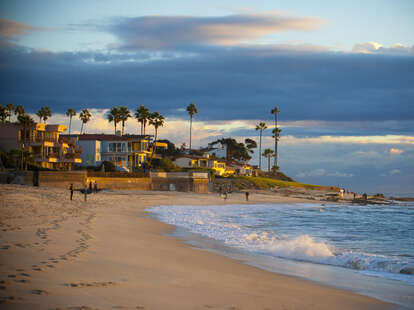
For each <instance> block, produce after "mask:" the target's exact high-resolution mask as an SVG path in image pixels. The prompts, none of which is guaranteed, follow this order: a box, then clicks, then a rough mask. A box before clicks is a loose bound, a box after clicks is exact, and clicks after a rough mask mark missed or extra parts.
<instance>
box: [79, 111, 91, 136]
mask: <svg viewBox="0 0 414 310" xmlns="http://www.w3.org/2000/svg"><path fill="white" fill-rule="evenodd" d="M79 118H80V120H81V121H82V126H81V130H80V133H81V134H82V130H83V127H84V125H86V123H87V122H89V121H90V119H91V113H89V111H88V109H84V110H82V111H81V112H80V113H79Z"/></svg>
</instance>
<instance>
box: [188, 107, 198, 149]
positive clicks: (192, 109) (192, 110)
mask: <svg viewBox="0 0 414 310" xmlns="http://www.w3.org/2000/svg"><path fill="white" fill-rule="evenodd" d="M187 112H188V115H190V150H191V129H192V127H193V117H194V114H198V110H197V107H196V105H195V104H194V103H190V104H189V105H188V106H187Z"/></svg>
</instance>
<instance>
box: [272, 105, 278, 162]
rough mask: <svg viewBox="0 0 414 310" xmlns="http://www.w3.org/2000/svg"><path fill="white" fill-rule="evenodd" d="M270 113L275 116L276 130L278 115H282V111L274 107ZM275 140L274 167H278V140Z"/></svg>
mask: <svg viewBox="0 0 414 310" xmlns="http://www.w3.org/2000/svg"><path fill="white" fill-rule="evenodd" d="M270 113H271V114H273V115H274V116H275V129H277V115H278V114H279V113H280V110H279V109H278V107H274V108H273V109H272V110H271V111H270ZM274 139H275V151H274V154H273V156H274V162H273V166H275V167H276V166H277V155H278V154H277V142H278V139H277V138H276V137H274Z"/></svg>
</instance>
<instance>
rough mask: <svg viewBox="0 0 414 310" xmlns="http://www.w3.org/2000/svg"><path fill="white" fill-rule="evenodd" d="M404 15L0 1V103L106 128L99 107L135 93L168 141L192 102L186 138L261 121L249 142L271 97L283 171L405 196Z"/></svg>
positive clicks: (247, 133) (334, 7)
mask: <svg viewBox="0 0 414 310" xmlns="http://www.w3.org/2000/svg"><path fill="white" fill-rule="evenodd" d="M413 13H414V2H413V1H411V0H406V1H404V0H395V1H389V0H376V1H373V0H367V1H327V0H319V1H305V0H303V1H295V0H292V1H288V2H287V1H260V2H257V3H252V2H251V1H241V0H229V1H225V2H224V1H208V2H201V1H190V0H186V1H184V0H183V1H77V0H75V1H59V0H57V1H56V0H54V1H16V0H14V1H7V0H6V1H1V3H0V102H1V103H2V104H7V103H9V102H11V103H13V104H15V105H19V104H22V105H24V106H25V108H26V111H27V112H29V113H32V114H34V113H35V112H36V111H37V110H39V109H40V108H41V107H42V106H45V105H48V106H49V107H50V108H51V110H52V113H53V116H52V118H51V119H50V121H49V122H56V123H57V122H59V123H63V124H68V119H67V117H65V115H64V113H65V112H66V110H67V109H68V108H73V109H75V110H76V111H80V110H81V109H84V108H88V109H90V110H91V111H92V112H93V113H92V121H91V122H90V123H88V124H87V132H89V133H93V132H99V133H101V132H107V133H111V132H113V125H112V124H109V123H108V121H107V120H106V114H107V112H108V109H110V108H111V107H113V106H120V105H125V106H128V107H129V108H130V109H131V110H133V111H134V110H135V109H136V108H137V107H139V105H141V104H144V105H146V106H147V107H148V108H149V109H150V110H151V111H158V112H160V113H161V114H163V115H164V116H165V117H166V118H167V119H166V124H165V126H164V127H163V128H162V129H161V130H160V138H167V139H170V140H171V141H172V142H174V143H175V144H177V145H181V144H182V143H184V142H186V143H187V144H188V142H189V141H188V140H189V134H188V131H189V121H188V114H187V113H186V111H185V107H186V106H187V105H188V104H189V103H192V102H194V103H195V104H196V105H197V107H198V110H199V113H198V114H197V115H196V116H195V119H194V123H193V146H195V147H201V146H205V145H206V144H207V143H208V142H211V141H214V140H216V139H217V138H222V137H234V138H236V139H237V140H238V141H240V142H243V141H244V139H245V138H253V139H256V140H257V141H258V132H257V131H256V130H255V125H256V124H257V123H258V122H266V124H267V126H268V127H269V128H268V129H267V130H265V131H264V138H263V146H262V149H264V148H267V147H272V145H273V141H272V137H271V135H272V134H271V129H272V127H273V126H274V125H273V116H272V115H271V114H270V110H271V109H272V108H273V107H275V106H277V107H278V108H279V110H280V114H279V127H280V128H281V129H282V137H281V140H280V143H279V166H280V168H281V170H282V171H283V172H285V173H286V174H287V175H289V176H291V177H292V178H293V179H295V180H297V181H301V182H307V183H314V184H323V185H337V186H341V187H345V188H347V189H349V190H352V191H357V192H369V193H375V192H384V193H392V194H400V195H408V194H414V164H413V163H414V74H413V72H414V31H413V29H414V19H413V18H412V15H413ZM79 128H80V121H79V120H78V119H77V118H75V120H74V121H73V131H75V132H76V131H78V130H79ZM127 131H128V132H131V133H133V132H138V131H139V127H138V123H137V122H136V120H134V119H131V120H129V121H128V122H127ZM262 162H263V168H265V167H267V162H266V160H265V159H264V158H263V160H262ZM251 163H252V164H257V163H258V152H256V153H255V154H254V156H253V159H252V160H251Z"/></svg>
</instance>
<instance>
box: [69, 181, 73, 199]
mask: <svg viewBox="0 0 414 310" xmlns="http://www.w3.org/2000/svg"><path fill="white" fill-rule="evenodd" d="M69 190H70V200H72V198H73V184H70V186H69Z"/></svg>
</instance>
